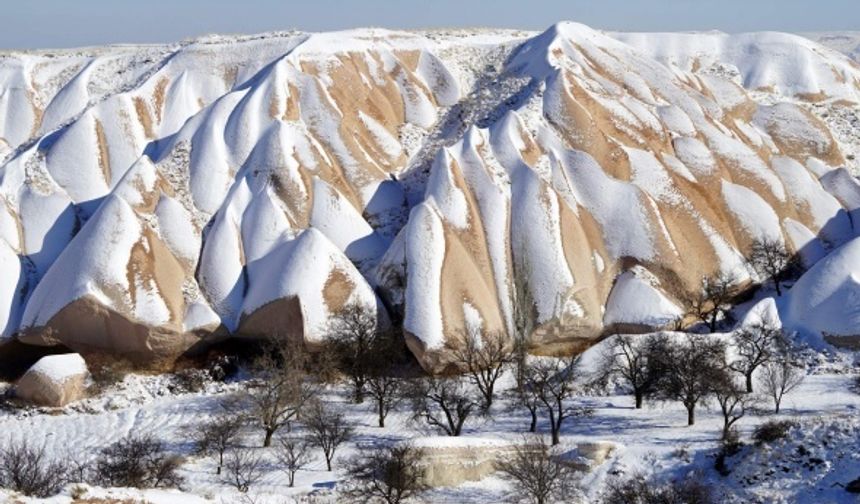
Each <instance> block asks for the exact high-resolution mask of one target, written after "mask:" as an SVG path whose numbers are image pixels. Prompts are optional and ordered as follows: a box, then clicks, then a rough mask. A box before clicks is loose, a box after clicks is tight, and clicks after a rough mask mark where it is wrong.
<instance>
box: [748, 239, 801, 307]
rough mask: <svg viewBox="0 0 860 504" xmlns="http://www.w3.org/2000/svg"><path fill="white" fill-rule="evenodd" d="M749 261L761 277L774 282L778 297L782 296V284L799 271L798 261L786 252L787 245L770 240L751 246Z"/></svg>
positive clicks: (761, 240) (762, 240)
mask: <svg viewBox="0 0 860 504" xmlns="http://www.w3.org/2000/svg"><path fill="white" fill-rule="evenodd" d="M748 260H749V263H750V266H752V267H753V269H754V270H755V271H756V273H758V274H759V276H761V277H762V278H764V279H765V281H766V280H771V281H772V282H773V286H774V288H776V295H777V296H781V295H782V291H781V289H780V283H781V282H783V281H785V280H787V279H788V278H790V277H791V275H792V274H793V273H794V272H795V271H796V270H797V269H798V262H797V260H796V259H795V257H794V256H793V255H792V254H790V253H789V252H788V250H786V248H785V245H783V243H782V242H781V241H779V240H774V239H770V238H763V239H757V240H755V241H754V242H753V243H752V245H751V246H750V253H749V259H748Z"/></svg>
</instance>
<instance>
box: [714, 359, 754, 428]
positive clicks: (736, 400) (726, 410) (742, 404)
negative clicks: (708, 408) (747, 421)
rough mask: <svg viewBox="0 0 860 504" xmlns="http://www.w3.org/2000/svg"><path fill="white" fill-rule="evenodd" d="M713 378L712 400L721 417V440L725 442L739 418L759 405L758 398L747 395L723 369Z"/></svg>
mask: <svg viewBox="0 0 860 504" xmlns="http://www.w3.org/2000/svg"><path fill="white" fill-rule="evenodd" d="M715 378H716V380H715V382H714V398H715V399H716V400H717V404H719V406H720V413H721V414H722V416H723V430H722V435H721V439H722V440H723V441H727V440H729V438H730V434H731V432H732V427H733V426H734V425H735V424H736V423H737V422H738V421H739V420H740V419H741V418H743V417H744V416H746V415H747V414H748V413H750V412H751V411H754V409H755V407H756V406H757V405H758V403H759V398H758V397H757V396H755V395H753V394H750V393H747V392H746V391H745V389H744V388H743V387H742V386H740V385H738V383H737V382H736V381H735V379H734V376H733V375H732V374H731V373H730V372H728V371H727V370H725V369H723V370H722V371H721V372H719V373H717V374H716V375H715Z"/></svg>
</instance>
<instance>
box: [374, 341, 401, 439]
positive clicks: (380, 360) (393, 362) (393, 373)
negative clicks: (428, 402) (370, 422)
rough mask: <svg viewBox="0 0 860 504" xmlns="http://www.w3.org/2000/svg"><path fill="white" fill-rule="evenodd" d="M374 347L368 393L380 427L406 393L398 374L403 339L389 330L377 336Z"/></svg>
mask: <svg viewBox="0 0 860 504" xmlns="http://www.w3.org/2000/svg"><path fill="white" fill-rule="evenodd" d="M374 347H375V348H374V352H373V357H372V359H371V366H370V371H369V373H368V375H367V395H368V396H370V397H371V398H372V399H373V402H374V403H375V405H376V415H377V423H378V425H379V427H385V419H386V418H387V417H388V413H390V412H391V410H392V409H394V407H395V406H397V405H398V404H400V402H401V401H402V400H403V398H404V395H405V394H404V392H405V389H406V383H405V381H404V380H403V379H402V378H401V377H400V376H398V369H397V362H398V360H399V359H400V358H401V357H402V355H403V339H402V338H399V337H398V334H396V333H395V332H393V331H388V332H386V333H381V334H380V335H379V336H378V337H377V339H376V344H375V345H374Z"/></svg>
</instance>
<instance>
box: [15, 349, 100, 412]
mask: <svg viewBox="0 0 860 504" xmlns="http://www.w3.org/2000/svg"><path fill="white" fill-rule="evenodd" d="M88 379H89V371H88V370H87V364H86V362H84V359H83V357H81V356H80V354H76V353H72V354H62V355H49V356H47V357H42V358H41V359H39V361H38V362H36V363H35V364H33V366H32V367H31V368H30V369H28V370H27V372H26V373H24V376H22V377H21V378H20V379H19V380H18V383H16V385H15V396H17V397H19V398H21V399H23V400H25V401H28V402H31V403H33V404H37V405H40V406H53V407H62V406H65V405H66V404H69V403H70V402H73V401H77V400H78V399H82V398H83V397H84V396H85V395H86V384H87V380H88Z"/></svg>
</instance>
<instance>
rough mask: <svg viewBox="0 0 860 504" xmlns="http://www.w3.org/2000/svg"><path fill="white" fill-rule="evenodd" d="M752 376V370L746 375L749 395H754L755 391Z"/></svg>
mask: <svg viewBox="0 0 860 504" xmlns="http://www.w3.org/2000/svg"><path fill="white" fill-rule="evenodd" d="M752 375H753V372H752V370H750V371H749V372H748V373H746V379H747V394H751V393H752V391H753V382H752Z"/></svg>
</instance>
